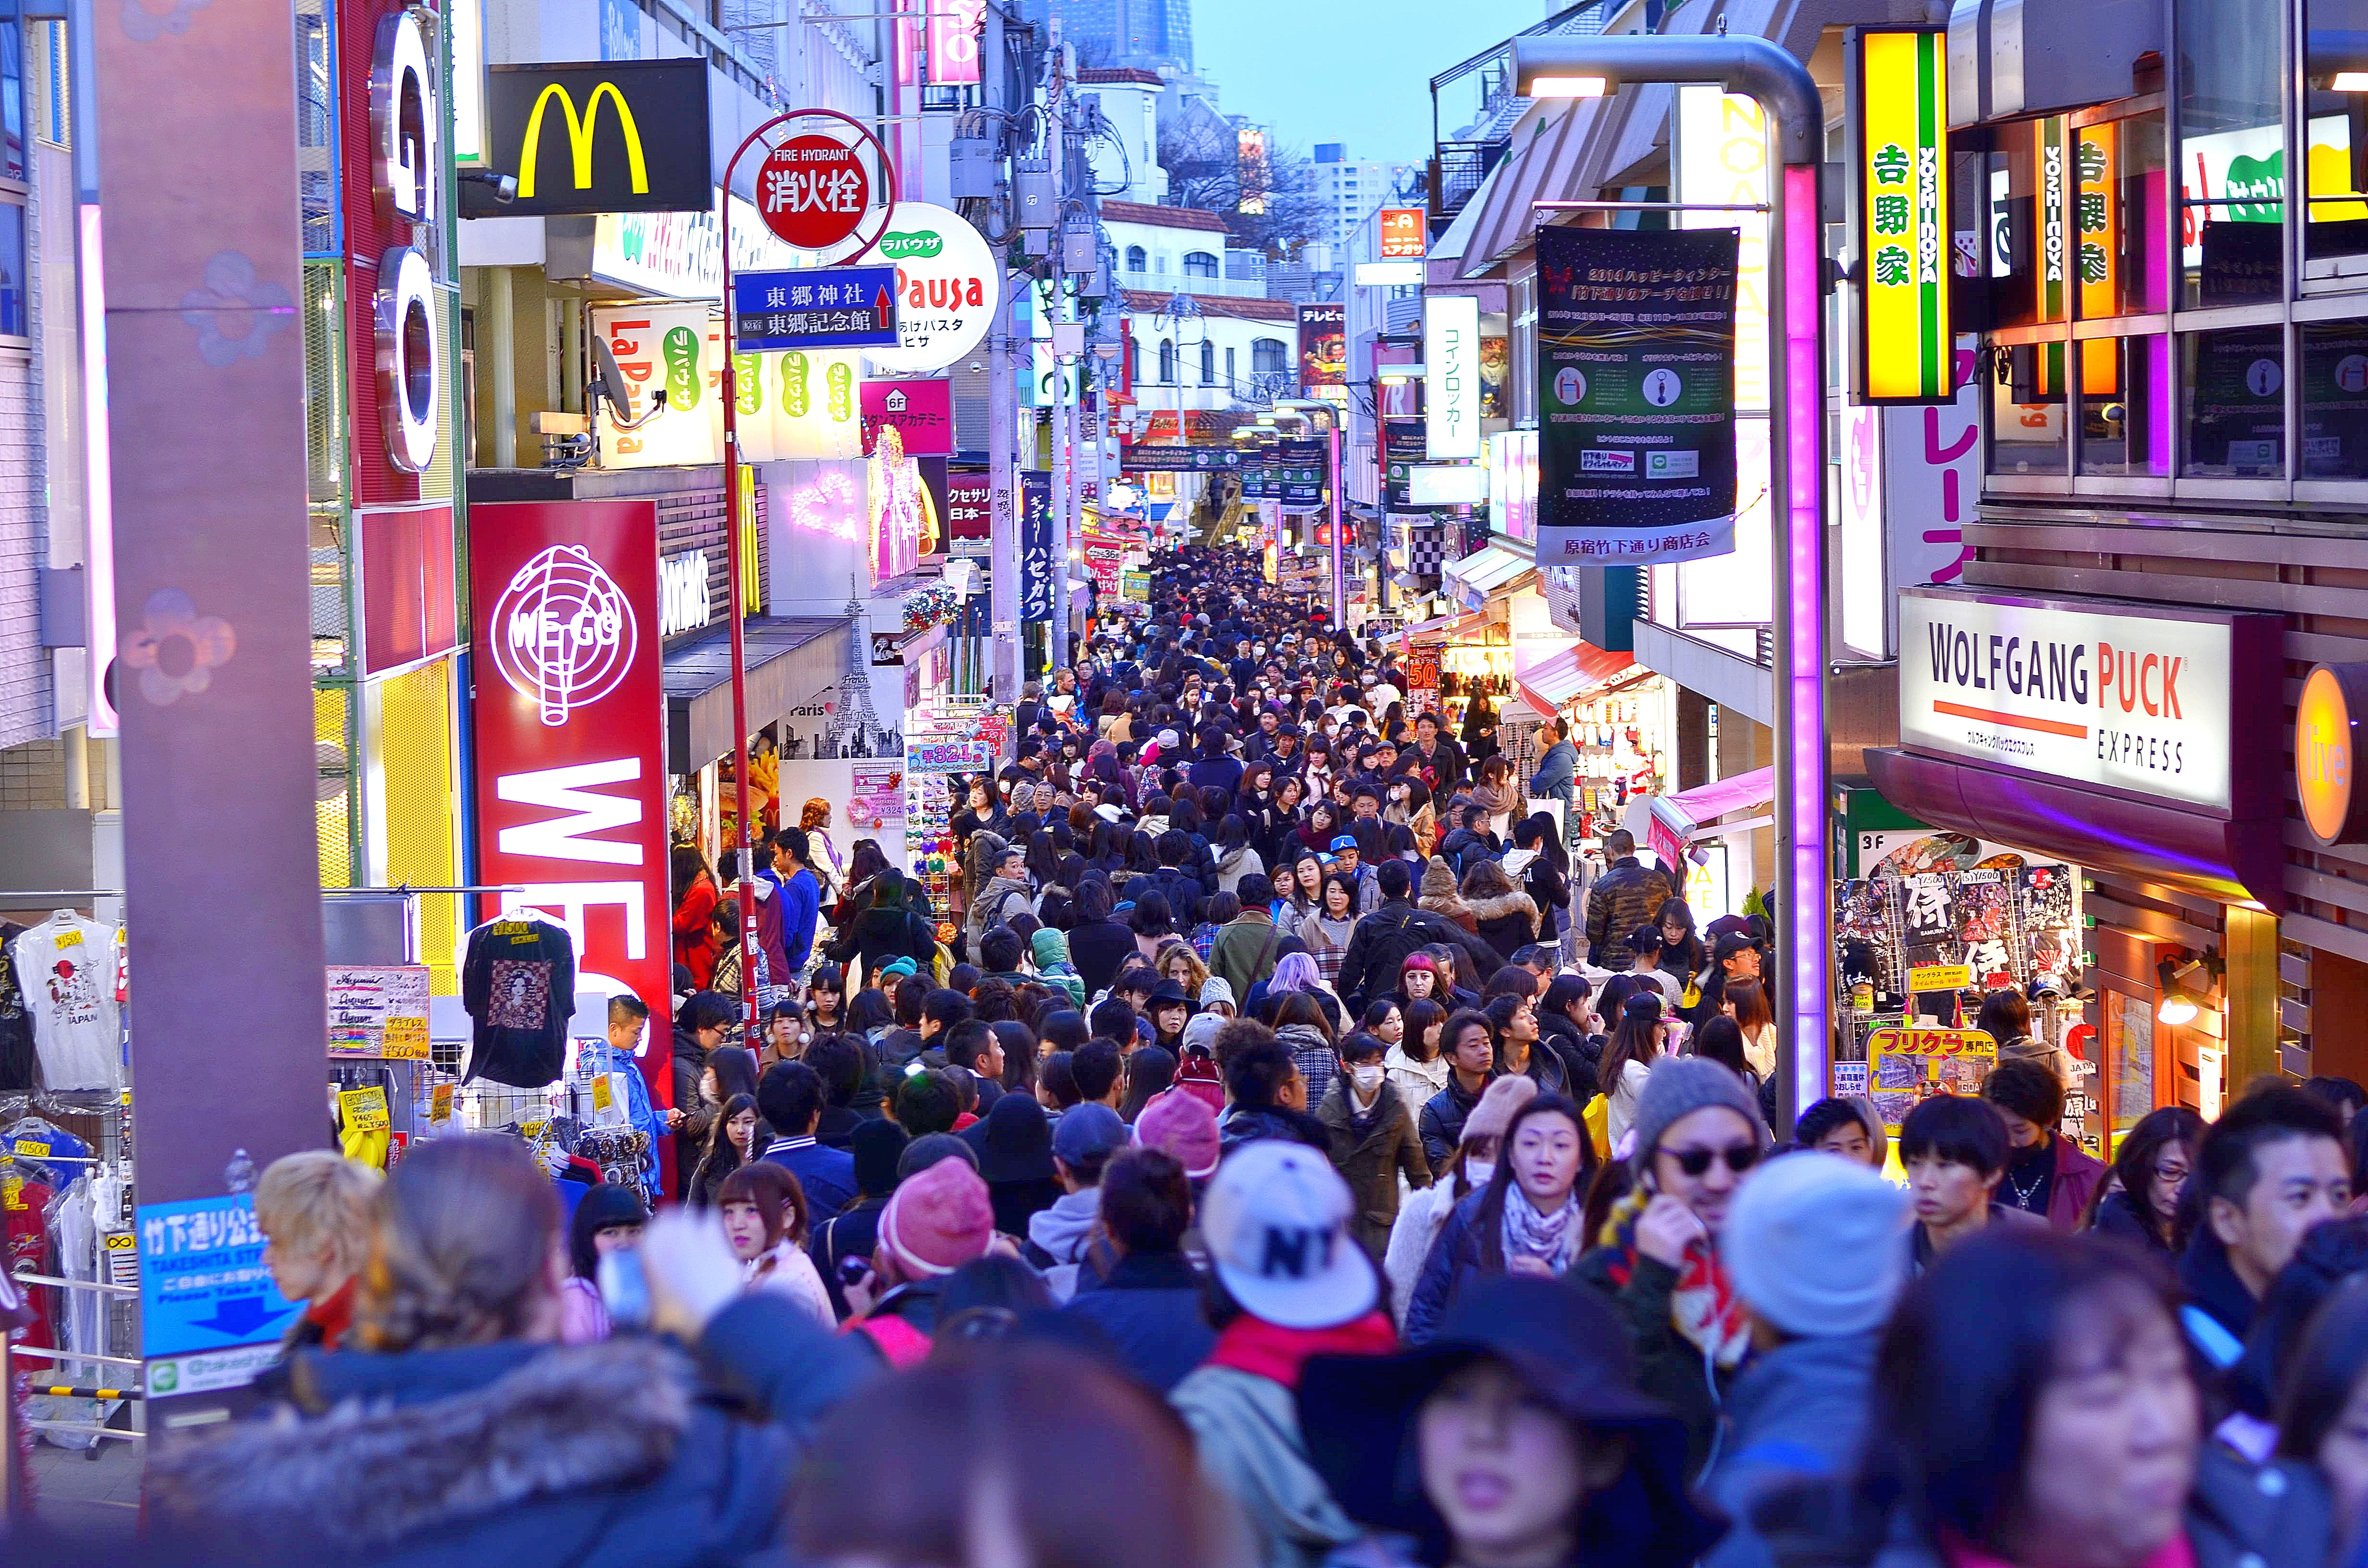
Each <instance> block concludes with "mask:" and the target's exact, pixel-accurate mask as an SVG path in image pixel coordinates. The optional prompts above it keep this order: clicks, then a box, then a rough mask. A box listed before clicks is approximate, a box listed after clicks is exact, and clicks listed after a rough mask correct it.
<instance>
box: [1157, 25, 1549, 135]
mask: <svg viewBox="0 0 2368 1568" xmlns="http://www.w3.org/2000/svg"><path fill="white" fill-rule="evenodd" d="M1551 8H1552V7H1551V6H1541V5H1539V4H1536V3H1534V0H1532V3H1529V4H1522V3H1520V0H1510V3H1508V0H1476V3H1473V4H1459V5H1445V6H1442V5H1437V4H1417V3H1416V0H1361V3H1360V4H1355V5H1350V4H1348V3H1346V0H1327V3H1322V4H1315V5H1307V4H1302V5H1295V6H1294V5H1278V4H1276V3H1275V0H1192V52H1193V55H1194V57H1195V61H1196V62H1197V63H1198V64H1199V66H1200V68H1201V73H1202V74H1204V75H1206V76H1208V77H1209V78H1210V79H1211V80H1212V81H1214V82H1215V83H1216V84H1217V85H1218V86H1219V88H1220V89H1221V92H1222V97H1221V99H1220V102H1221V104H1222V106H1223V108H1224V112H1225V113H1227V114H1240V115H1247V116H1248V117H1249V118H1250V119H1255V120H1261V121H1264V122H1265V123H1267V124H1269V125H1271V126H1273V127H1274V128H1275V131H1276V132H1277V133H1278V134H1279V135H1280V136H1281V139H1282V141H1283V142H1284V143H1285V144H1286V145H1289V146H1294V147H1297V148H1298V149H1300V150H1301V151H1302V152H1305V151H1307V150H1309V149H1310V148H1312V147H1313V146H1314V145H1315V143H1316V142H1347V143H1348V144H1349V156H1350V157H1351V158H1371V159H1373V160H1375V161H1377V162H1381V163H1417V162H1420V161H1421V160H1423V159H1425V158H1428V157H1429V155H1430V88H1429V82H1430V78H1431V77H1432V76H1433V75H1434V74H1437V73H1439V72H1440V71H1443V70H1445V69H1446V68H1447V67H1448V66H1450V65H1452V64H1454V63H1455V62H1457V61H1459V60H1462V59H1463V58H1465V57H1466V56H1468V55H1472V54H1476V53H1478V52H1479V51H1481V50H1483V49H1486V48H1487V47H1488V45H1490V44H1492V43H1495V42H1497V40H1500V39H1503V38H1506V37H1508V35H1510V34H1511V33H1513V32H1515V31H1516V30H1518V29H1520V28H1524V27H1527V26H1528V25H1530V24H1531V22H1534V21H1537V20H1539V19H1540V18H1542V17H1544V16H1545V15H1546V13H1547V11H1548V10H1550V9H1551ZM1446 130H1447V131H1448V132H1449V133H1451V134H1452V132H1453V131H1454V130H1455V127H1454V126H1453V125H1449V126H1448V127H1447V128H1446Z"/></svg>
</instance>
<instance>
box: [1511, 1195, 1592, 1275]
mask: <svg viewBox="0 0 2368 1568" xmlns="http://www.w3.org/2000/svg"><path fill="white" fill-rule="evenodd" d="M1585 1229H1586V1222H1585V1221H1583V1220H1581V1219H1580V1217H1579V1203H1578V1189H1577V1187H1572V1188H1571V1190H1570V1192H1569V1193H1568V1195H1566V1196H1565V1198H1564V1199H1563V1200H1562V1201H1561V1202H1560V1203H1559V1204H1557V1205H1555V1207H1554V1212H1553V1213H1551V1214H1542V1213H1540V1212H1539V1211H1538V1209H1537V1206H1536V1205H1535V1204H1533V1203H1531V1201H1530V1195H1529V1194H1528V1193H1526V1192H1523V1191H1522V1190H1521V1187H1520V1183H1518V1182H1515V1183H1513V1184H1511V1186H1510V1187H1509V1188H1508V1190H1507V1192H1506V1194H1505V1224H1504V1231H1503V1234H1502V1236H1501V1238H1500V1239H1501V1241H1502V1244H1503V1245H1504V1249H1505V1256H1507V1257H1508V1258H1514V1257H1534V1258H1536V1259H1537V1260H1538V1261H1539V1262H1540V1263H1543V1264H1544V1265H1545V1266H1546V1267H1548V1268H1551V1269H1553V1270H1554V1272H1555V1273H1556V1274H1560V1273H1562V1272H1563V1271H1564V1270H1565V1269H1566V1268H1568V1267H1570V1264H1571V1259H1572V1258H1573V1257H1575V1256H1577V1253H1578V1243H1579V1235H1580V1233H1581V1232H1582V1231H1584V1230H1585Z"/></svg>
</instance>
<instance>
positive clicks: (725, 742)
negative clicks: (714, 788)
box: [659, 615, 894, 773]
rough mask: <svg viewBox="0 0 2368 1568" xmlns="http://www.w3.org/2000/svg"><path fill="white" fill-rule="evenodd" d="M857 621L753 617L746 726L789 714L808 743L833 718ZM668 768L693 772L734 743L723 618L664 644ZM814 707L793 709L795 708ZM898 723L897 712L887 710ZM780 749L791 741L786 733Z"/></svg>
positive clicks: (728, 640)
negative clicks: (830, 708) (829, 713)
mask: <svg viewBox="0 0 2368 1568" xmlns="http://www.w3.org/2000/svg"><path fill="white" fill-rule="evenodd" d="M854 628H855V623H854V622H853V621H852V620H850V619H848V618H847V617H845V616H843V615H841V616H756V617H753V618H751V619H749V620H748V621H747V622H746V626H745V628H744V631H743V639H744V641H745V642H746V647H747V658H748V728H749V731H750V733H755V732H756V731H757V729H758V728H760V727H762V726H764V725H766V724H769V723H772V722H774V721H776V720H780V719H786V720H787V722H788V728H789V730H793V731H795V732H796V733H797V736H798V738H799V739H801V740H803V741H804V742H805V744H806V749H805V751H804V752H803V754H802V755H804V756H812V755H813V747H814V740H815V738H816V737H817V736H819V735H820V734H821V733H822V731H823V729H824V727H825V724H826V723H827V722H828V720H827V719H826V717H824V716H822V715H821V713H820V711H819V710H820V709H821V708H822V706H823V705H824V704H825V703H828V702H830V701H832V699H833V697H834V695H835V692H834V688H835V687H837V684H838V681H839V679H840V677H841V676H844V675H845V674H846V673H847V670H848V639H850V638H852V637H854V636H855V635H856V631H855V629H854ZM866 653H867V657H866V661H865V665H866V674H867V675H868V674H869V670H868V664H869V657H868V654H869V651H868V650H867V651H866ZM659 679H660V684H661V685H662V686H663V687H665V689H666V771H667V772H669V773H696V772H697V771H698V770H699V769H700V768H702V767H706V766H707V765H708V764H709V763H711V762H713V761H714V760H716V758H718V757H720V756H724V755H726V754H727V753H729V752H730V751H731V750H732V629H731V628H730V627H729V626H727V625H723V624H722V623H720V622H719V623H718V624H717V625H715V626H713V627H711V628H710V629H708V630H707V631H703V632H701V633H700V635H698V636H697V637H693V638H689V639H687V640H686V641H684V642H677V643H676V644H675V645H674V646H673V647H671V648H668V649H667V650H666V665H665V669H664V673H663V674H662V675H661V676H660V677H659ZM807 708H811V709H814V710H817V711H816V712H813V713H796V714H792V713H791V710H792V709H807ZM882 717H883V718H886V719H889V720H890V722H894V718H893V716H890V715H882ZM782 745H783V749H784V750H786V749H787V748H788V745H789V735H788V733H786V732H785V733H784V734H783V739H782Z"/></svg>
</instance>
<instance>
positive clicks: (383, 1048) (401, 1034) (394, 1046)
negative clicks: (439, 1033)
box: [379, 1018, 427, 1061]
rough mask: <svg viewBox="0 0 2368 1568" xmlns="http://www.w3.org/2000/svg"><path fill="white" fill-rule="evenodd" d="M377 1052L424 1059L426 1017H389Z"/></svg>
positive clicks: (425, 1055) (425, 1053)
mask: <svg viewBox="0 0 2368 1568" xmlns="http://www.w3.org/2000/svg"><path fill="white" fill-rule="evenodd" d="M379 1054H380V1055H381V1056H388V1057H400V1058H408V1059H412V1060H416V1061H425V1060H426V1059H427V1019H426V1018H389V1019H387V1021H386V1033H385V1036H384V1037H383V1039H382V1040H381V1044H380V1049H379Z"/></svg>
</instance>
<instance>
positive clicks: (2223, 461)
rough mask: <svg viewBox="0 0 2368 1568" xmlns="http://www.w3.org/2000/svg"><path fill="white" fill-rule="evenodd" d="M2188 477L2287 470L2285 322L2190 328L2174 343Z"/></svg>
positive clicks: (2265, 475)
mask: <svg viewBox="0 0 2368 1568" xmlns="http://www.w3.org/2000/svg"><path fill="white" fill-rule="evenodd" d="M2179 347H2180V358H2181V365H2180V372H2181V377H2182V379H2183V380H2184V381H2185V382H2186V401H2187V461H2186V463H2185V465H2184V466H2183V467H2182V469H2181V470H2180V472H2183V473H2185V474H2186V475H2187V476H2188V477H2190V478H2193V479H2283V478H2284V477H2285V472H2286V399H2285V386H2286V367H2285V328H2284V327H2283V326H2281V325H2279V324H2275V323H2271V324H2268V325H2266V326H2240V327H2231V328H2229V329H2228V330H2226V331H2224V332H2191V333H2186V334H2183V335H2181V336H2180V343H2179Z"/></svg>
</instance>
